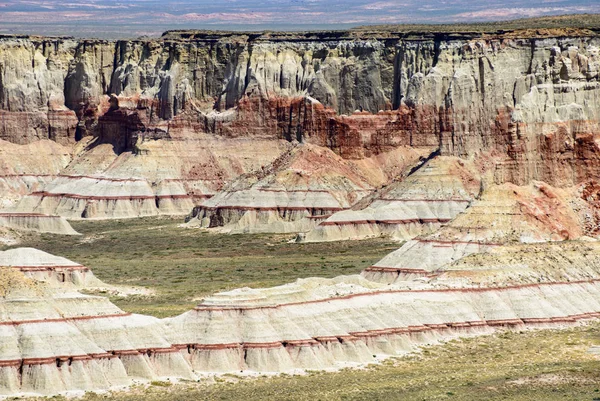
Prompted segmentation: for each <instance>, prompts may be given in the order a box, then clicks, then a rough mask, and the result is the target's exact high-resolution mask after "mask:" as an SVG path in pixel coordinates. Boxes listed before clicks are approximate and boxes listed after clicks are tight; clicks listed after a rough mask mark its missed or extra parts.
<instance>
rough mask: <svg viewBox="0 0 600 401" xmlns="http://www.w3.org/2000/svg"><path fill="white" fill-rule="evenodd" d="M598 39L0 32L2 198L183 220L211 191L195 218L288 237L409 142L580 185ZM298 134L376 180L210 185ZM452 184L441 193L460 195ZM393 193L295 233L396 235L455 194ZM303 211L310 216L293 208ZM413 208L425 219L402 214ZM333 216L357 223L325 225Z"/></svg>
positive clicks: (501, 176) (518, 180)
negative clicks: (281, 187) (284, 191)
mask: <svg viewBox="0 0 600 401" xmlns="http://www.w3.org/2000/svg"><path fill="white" fill-rule="evenodd" d="M555 33H556V32H555ZM411 35H413V34H411ZM599 46H600V41H599V39H598V37H597V35H596V34H595V33H593V32H591V31H587V30H571V31H568V32H567V31H565V32H564V34H559V35H558V36H557V37H552V32H546V33H532V31H515V32H511V33H510V34H504V33H501V32H498V33H497V34H495V35H488V36H486V37H481V36H479V35H476V34H465V35H464V36H461V37H457V36H453V35H447V36H444V35H441V36H435V35H431V34H427V33H424V34H418V33H414V36H406V35H404V34H396V33H392V32H390V31H386V32H377V31H369V32H367V31H348V32H338V33H336V34H335V35H332V34H331V33H319V34H316V33H297V34H286V33H281V34H274V33H270V34H265V35H260V34H257V35H250V36H248V35H244V34H239V35H238V34H235V35H234V34H227V33H222V34H219V33H206V32H204V33H201V32H185V33H175V32H170V33H168V34H166V36H164V37H163V38H160V39H157V40H135V41H128V40H122V41H115V42H111V41H100V40H73V39H54V38H39V37H32V38H27V37H3V38H0V66H1V68H0V75H1V76H0V80H1V82H2V83H3V85H2V88H0V92H1V93H0V153H1V154H2V159H1V160H2V163H0V204H1V205H2V206H1V207H3V208H4V207H8V206H11V207H12V206H15V205H17V204H18V205H17V210H19V211H21V212H26V213H32V212H37V213H45V214H59V215H62V216H65V217H69V218H122V217H138V216H148V215H158V214H174V215H184V214H188V213H190V212H191V210H192V208H194V207H196V206H203V203H204V202H205V201H206V199H208V198H209V197H211V196H213V195H215V194H217V193H219V194H220V195H219V198H218V199H216V200H215V201H214V202H213V203H210V204H207V208H206V209H204V210H202V209H199V210H197V212H196V213H197V215H198V216H200V217H201V219H207V220H213V224H212V225H215V224H214V222H215V221H217V222H218V223H219V224H218V225H219V226H221V225H232V227H230V228H228V229H230V230H231V231H232V232H238V231H244V230H247V229H248V230H250V229H249V228H248V227H250V226H257V227H259V226H260V228H257V230H259V231H270V230H274V231H304V230H307V229H310V228H312V227H313V226H314V223H315V221H311V219H310V218H309V217H310V216H311V215H316V216H321V215H322V214H323V213H331V212H334V211H336V209H335V207H337V208H342V209H344V208H346V207H348V206H346V204H348V205H352V204H354V203H355V199H352V198H354V197H357V198H358V197H360V196H363V195H365V194H368V193H370V191H372V190H373V189H377V188H378V187H379V186H381V185H387V184H389V183H390V182H392V180H394V179H396V180H398V178H403V177H404V174H403V173H405V170H404V169H403V167H406V165H403V163H395V164H394V162H393V161H394V159H395V157H396V156H397V155H398V153H401V152H403V151H405V150H406V149H407V148H412V149H413V151H414V152H423V153H428V154H430V153H431V152H435V151H437V152H438V153H439V154H440V155H441V156H448V157H460V158H463V159H465V160H467V161H470V162H476V163H480V164H481V166H478V167H481V168H482V169H483V170H484V171H485V172H486V173H489V174H491V175H492V176H493V177H492V181H491V182H493V183H494V184H502V183H513V184H516V185H522V186H526V185H529V184H530V183H532V182H533V181H536V180H537V181H542V182H546V183H548V184H549V185H552V186H553V187H557V188H569V187H573V186H577V185H582V184H585V183H587V182H590V181H593V179H591V178H594V177H597V176H598V173H599V172H600V169H599V167H598V166H596V164H598V165H599V166H600V164H599V163H598V160H599V158H598V153H599V147H598V141H597V136H598V134H599V132H600V128H599V127H600V123H599V121H600V112H599V110H600V107H599V106H600V83H599V75H598V71H599V70H600V67H599V65H600V64H599V63H600V61H599V54H598V48H599ZM48 142H52V144H51V145H49V144H48ZM296 142H302V143H308V144H312V145H314V146H319V147H322V148H324V149H323V151H325V150H329V151H331V152H333V153H334V154H335V155H337V156H338V157H340V158H342V159H343V161H344V163H341V164H344V165H347V164H348V162H349V161H352V162H353V163H354V165H355V166H357V168H358V169H359V170H360V171H359V173H360V174H365V171H366V170H365V168H367V167H369V164H370V165H371V170H372V171H376V172H377V173H376V174H378V175H380V176H379V177H378V179H377V180H364V179H360V180H356V177H355V173H350V172H347V173H344V174H343V175H344V176H345V177H346V179H347V180H348V181H349V182H350V183H351V185H350V186H348V187H347V188H346V189H344V190H343V191H342V192H343V193H340V194H338V196H337V197H336V199H335V200H333V199H331V197H330V196H325V198H327V199H323V197H321V195H317V194H316V193H315V194H313V193H307V195H306V198H307V201H306V203H305V204H302V205H301V206H294V205H296V204H298V203H299V202H300V201H299V200H298V199H297V192H293V191H295V190H294V189H293V188H292V187H290V191H291V194H290V196H289V197H290V199H289V200H288V199H286V197H285V196H283V197H282V199H278V200H275V201H273V197H272V196H268V195H266V194H257V193H255V192H252V193H246V192H242V193H240V194H239V195H234V194H232V193H231V191H230V189H229V188H228V189H226V190H225V192H223V193H220V192H219V191H221V190H222V189H223V188H224V187H225V186H226V185H227V184H230V183H232V182H234V180H236V178H238V177H240V176H242V175H243V174H247V173H253V174H260V173H257V171H260V169H261V168H262V167H265V166H269V165H270V164H271V163H273V162H274V161H276V160H277V159H278V158H280V157H281V156H282V155H283V154H285V153H286V152H287V151H289V149H290V148H291V147H293V146H294V144H295V143H296ZM395 160H398V159H395ZM482 160H488V163H487V164H486V163H482ZM466 163H467V164H469V162H466ZM339 164H340V163H338V165H339ZM332 170H333V171H332V173H333V176H335V175H338V174H339V173H340V171H339V169H336V168H334V169H332ZM484 171H481V172H484ZM360 174H359V175H360ZM325 177H326V175H324V178H325ZM372 178H373V177H372ZM119 180H129V181H127V184H124V183H123V182H122V181H119ZM322 183H323V185H316V187H319V188H320V187H325V188H324V191H328V192H329V193H332V192H336V191H338V189H339V188H338V187H337V185H338V184H339V180H337V179H333V178H332V181H331V184H330V186H329V187H328V185H326V181H325V180H324V179H323V180H322ZM452 185H453V184H452ZM267 187H268V186H267ZM260 188H262V187H260V186H259V187H256V188H252V189H253V190H258V189H260ZM467 193H469V194H470V195H469V196H467V197H466V199H465V197H462V196H460V197H458V198H456V200H459V201H464V200H469V199H470V198H471V195H472V191H467ZM259 195H260V196H259ZM405 195H407V194H405ZM23 197H24V198H25V199H23V201H22V202H20V200H21V199H22V198H23ZM237 197H240V198H241V199H237ZM344 197H348V198H349V199H346V200H344ZM313 198H314V199H313ZM253 199H256V202H254V200H253ZM397 199H399V200H400V201H404V200H410V199H417V200H418V199H420V198H397ZM424 199H429V198H424ZM440 199H441V198H440ZM391 200H392V199H391V198H389V199H386V198H385V197H384V198H381V199H379V200H378V202H379V201H380V202H379V203H390V205H389V206H386V207H385V208H382V209H381V210H378V211H370V210H369V211H366V212H365V213H366V214H365V215H364V216H363V217H361V218H360V219H359V218H356V219H355V218H354V217H352V216H349V215H348V216H346V215H345V214H340V215H339V216H340V217H341V218H342V219H341V220H336V219H337V217H336V218H335V219H333V220H331V222H335V223H336V224H335V226H336V228H331V229H327V230H323V232H321V231H315V233H314V234H313V235H312V236H309V237H310V238H312V239H310V238H309V240H325V239H328V238H338V237H339V238H349V237H363V236H367V235H378V234H380V233H383V234H390V235H395V236H397V237H398V238H401V239H403V238H404V239H405V238H408V237H411V236H413V235H415V234H420V233H425V232H427V231H429V230H431V229H435V228H437V227H438V226H439V225H440V224H443V222H445V221H447V219H448V218H449V216H452V215H455V214H456V213H457V212H458V211H459V210H460V208H461V207H462V206H464V205H460V203H461V202H458V203H457V204H452V203H449V202H447V201H448V200H450V201H453V200H455V199H454V198H452V197H450V198H445V199H442V201H443V202H442V203H439V204H438V203H435V202H433V203H432V202H426V203H424V204H416V205H415V204H410V202H408V203H407V204H406V205H404V204H403V203H402V202H400V203H394V202H389V201H391ZM253 203H257V204H258V207H259V208H261V207H262V208H272V207H275V206H274V205H276V206H277V207H280V208H283V209H285V208H295V207H301V208H302V210H300V211H299V210H296V209H290V210H289V212H286V211H285V210H284V211H281V212H278V213H272V212H273V211H272V210H271V211H269V212H265V213H262V212H260V210H259V212H256V213H246V212H247V210H246V212H243V211H241V209H239V208H241V207H249V208H253V209H256V207H257V206H256V205H254V204H253ZM261 203H264V204H261ZM300 203H302V202H300ZM334 203H337V205H336V206H335V207H334ZM392 203H393V204H392ZM405 203H406V202H405ZM462 203H464V202H462ZM221 205H222V206H223V207H222V208H221V209H219V207H220V206H221ZM312 205H315V210H322V211H323V212H322V213H320V212H317V213H314V214H311V212H310V210H309V211H306V209H307V208H309V207H312ZM232 206H235V207H238V210H235V208H234V209H231V208H230V209H227V208H228V207H232ZM372 206H373V208H375V207H376V206H377V204H373V205H372ZM380 206H385V205H381V204H380ZM377 209H379V207H377ZM387 209H398V210H397V211H391V213H388V212H387V211H386V210H387ZM415 209H423V211H422V212H418V213H416V214H415V213H413V210H415ZM427 209H431V210H427ZM220 210H221V211H223V212H220ZM392 214H393V215H394V216H391V215H392ZM421 214H422V215H424V216H428V215H429V216H432V217H430V218H427V217H425V218H424V219H422V221H419V222H415V219H416V218H417V217H419V215H421ZM396 215H397V216H396ZM214 216H216V217H214ZM245 216H247V217H245ZM357 217H358V216H357ZM244 219H247V221H245V220H244ZM319 219H321V217H319V218H317V219H316V220H319ZM313 220H314V219H313ZM296 221H301V222H300V223H297V224H296V223H292V222H296ZM345 221H359V222H364V221H366V222H367V223H360V224H353V226H352V227H345V228H347V230H345V228H343V227H337V226H339V225H340V224H338V223H339V222H345ZM373 221H377V222H379V223H372V222H373ZM319 222H321V221H319ZM386 222H387V223H386ZM238 223H239V224H238ZM288 223H290V224H288ZM209 225H210V223H209ZM343 225H344V224H341V226H343ZM346 225H347V224H346ZM269 226H273V227H274V228H269ZM354 226H356V227H354ZM338 228H339V229H338ZM336 231H339V232H336Z"/></svg>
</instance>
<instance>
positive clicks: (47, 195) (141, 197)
mask: <svg viewBox="0 0 600 401" xmlns="http://www.w3.org/2000/svg"><path fill="white" fill-rule="evenodd" d="M30 195H31V196H39V197H43V198H69V199H82V200H146V199H191V198H193V197H199V195H188V194H179V195H124V196H91V195H90V196H88V195H77V194H66V193H62V194H61V193H51V192H32V193H31V194H30Z"/></svg>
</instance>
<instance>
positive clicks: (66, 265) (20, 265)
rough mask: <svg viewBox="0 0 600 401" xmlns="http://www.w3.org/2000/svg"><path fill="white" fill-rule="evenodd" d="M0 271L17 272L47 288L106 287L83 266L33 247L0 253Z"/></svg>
mask: <svg viewBox="0 0 600 401" xmlns="http://www.w3.org/2000/svg"><path fill="white" fill-rule="evenodd" d="M0 268H10V269H13V270H18V271H21V272H22V273H23V274H24V276H25V277H29V278H31V279H34V280H36V281H40V282H44V283H47V284H48V285H50V286H55V287H56V286H57V287H74V288H88V289H90V288H106V287H108V286H107V285H106V284H104V283H103V282H101V281H100V280H98V279H97V278H96V277H95V276H94V273H92V271H91V270H90V269H89V268H87V267H86V266H82V265H80V264H79V263H75V262H72V261H70V260H68V259H66V258H63V257H60V256H55V255H51V254H49V253H46V252H43V251H40V250H38V249H35V248H14V249H9V250H6V251H4V252H2V251H0Z"/></svg>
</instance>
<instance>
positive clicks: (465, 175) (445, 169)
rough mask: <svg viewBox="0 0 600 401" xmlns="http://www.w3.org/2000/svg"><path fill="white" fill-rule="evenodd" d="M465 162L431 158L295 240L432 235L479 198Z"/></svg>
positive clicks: (473, 170) (472, 172) (476, 183)
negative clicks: (412, 171)
mask: <svg viewBox="0 0 600 401" xmlns="http://www.w3.org/2000/svg"><path fill="white" fill-rule="evenodd" d="M433 156H435V155H433ZM467 164H469V163H468V162H465V161H463V160H461V159H458V158H452V157H448V156H441V157H434V158H433V159H431V160H428V161H426V162H425V163H424V164H423V165H420V166H417V168H414V169H413V170H415V171H414V173H412V174H411V175H410V176H408V177H406V178H404V177H399V178H397V179H396V180H395V181H394V182H392V183H391V184H390V185H388V186H386V187H385V188H383V189H381V190H380V191H378V193H377V194H374V196H372V197H370V198H368V199H363V201H361V202H360V203H359V204H357V205H355V206H354V207H353V208H352V210H345V211H341V212H338V213H335V214H333V215H332V216H331V217H329V218H327V219H326V220H324V221H322V222H320V223H319V225H318V226H316V227H315V228H314V229H313V230H311V231H310V232H308V233H306V235H303V236H301V237H299V238H298V240H300V241H303V242H312V241H339V240H348V239H352V240H356V239H363V238H368V237H379V236H382V235H385V236H388V237H390V238H393V239H397V240H406V239H410V238H413V237H416V236H418V235H424V234H427V233H430V232H433V231H436V230H437V229H439V228H440V227H441V226H442V225H443V224H446V223H448V222H450V221H451V220H452V219H454V218H455V217H456V216H457V215H458V214H460V213H462V212H463V211H465V209H466V208H467V207H469V205H470V204H471V202H473V201H474V200H475V198H476V197H477V196H478V195H479V192H480V190H481V182H482V181H481V177H480V176H479V175H480V172H479V171H478V170H477V169H476V168H474V166H472V165H467Z"/></svg>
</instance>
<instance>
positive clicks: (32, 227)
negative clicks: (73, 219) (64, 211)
mask: <svg viewBox="0 0 600 401" xmlns="http://www.w3.org/2000/svg"><path fill="white" fill-rule="evenodd" d="M0 227H2V228H9V229H13V230H16V231H34V232H39V233H51V234H62V235H78V234H79V233H78V232H77V231H75V230H74V229H73V227H71V225H70V224H69V222H68V221H67V220H66V219H65V218H64V217H62V216H50V215H47V214H41V213H17V212H2V211H0Z"/></svg>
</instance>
